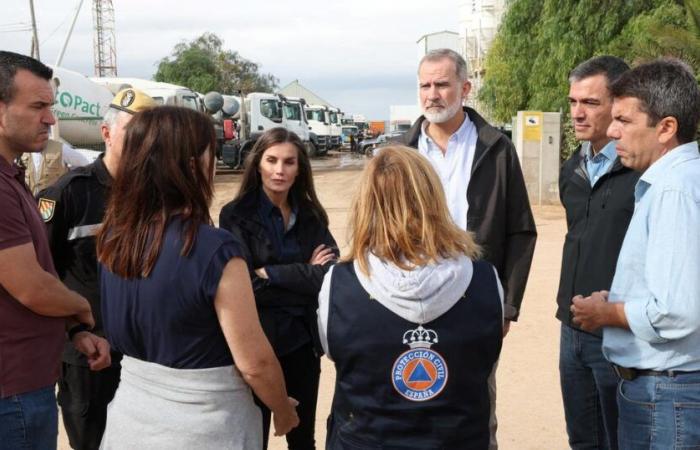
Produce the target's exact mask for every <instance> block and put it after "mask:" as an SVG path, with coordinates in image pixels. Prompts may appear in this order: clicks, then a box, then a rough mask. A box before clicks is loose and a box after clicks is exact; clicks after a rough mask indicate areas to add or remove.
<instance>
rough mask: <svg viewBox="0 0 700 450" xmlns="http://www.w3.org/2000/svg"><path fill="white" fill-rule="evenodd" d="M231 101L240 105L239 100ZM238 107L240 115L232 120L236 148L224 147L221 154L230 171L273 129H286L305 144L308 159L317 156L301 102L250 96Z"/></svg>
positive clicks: (234, 116)
mask: <svg viewBox="0 0 700 450" xmlns="http://www.w3.org/2000/svg"><path fill="white" fill-rule="evenodd" d="M225 97H226V96H225ZM232 97H233V98H235V99H236V100H238V101H239V102H240V101H241V98H240V97H237V96H232ZM241 105H242V107H241V109H240V111H239V112H238V113H237V114H235V115H233V116H231V118H233V119H235V120H238V122H239V126H240V135H239V139H238V144H237V145H234V146H232V147H229V148H226V147H225V148H224V150H223V152H222V160H223V162H224V163H225V164H226V165H228V166H229V167H232V168H240V167H241V166H242V165H243V163H244V162H245V157H246V155H247V154H248V153H249V152H250V150H251V149H252V148H253V145H254V144H255V142H256V141H257V139H258V138H259V137H260V135H262V134H263V133H264V132H265V131H267V130H269V129H271V128H276V127H282V128H286V129H288V130H289V131H292V132H294V133H296V134H297V135H298V136H299V137H300V138H301V140H302V141H303V142H304V146H305V148H306V151H307V153H308V154H309V156H315V155H317V154H319V151H318V147H317V146H316V145H315V143H314V142H313V139H314V138H313V135H312V133H311V132H310V130H309V123H308V122H307V121H306V117H305V106H304V105H305V101H304V99H301V98H296V97H291V98H289V97H285V96H283V95H280V94H270V93H263V92H252V93H250V94H247V95H245V97H244V99H243V101H242V102H241Z"/></svg>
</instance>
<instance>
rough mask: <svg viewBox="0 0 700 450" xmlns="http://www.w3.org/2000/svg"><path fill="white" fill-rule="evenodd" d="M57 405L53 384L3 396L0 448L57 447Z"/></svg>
mask: <svg viewBox="0 0 700 450" xmlns="http://www.w3.org/2000/svg"><path fill="white" fill-rule="evenodd" d="M57 440H58V408H57V407H56V393H55V387H54V386H53V385H51V386H48V387H45V388H42V389H37V390H36V391H31V392H25V393H24V394H19V395H12V396H10V397H7V398H0V449H8V450H10V449H11V450H35V449H36V450H55V449H56V442H57Z"/></svg>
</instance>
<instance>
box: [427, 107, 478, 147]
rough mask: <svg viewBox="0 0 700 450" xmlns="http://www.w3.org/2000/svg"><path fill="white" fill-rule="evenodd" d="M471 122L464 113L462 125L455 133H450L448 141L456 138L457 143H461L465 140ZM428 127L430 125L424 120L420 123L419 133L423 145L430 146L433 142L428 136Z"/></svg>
mask: <svg viewBox="0 0 700 450" xmlns="http://www.w3.org/2000/svg"><path fill="white" fill-rule="evenodd" d="M471 123H472V121H471V120H470V119H469V114H467V113H466V112H465V113H464V120H463V121H462V125H460V126H459V128H457V131H455V132H454V133H452V136H450V140H452V139H453V138H456V139H457V140H458V141H459V142H462V141H464V140H465V139H466V137H467V135H468V133H469V128H470V126H471ZM428 125H430V122H429V121H428V120H424V121H423V123H421V133H420V139H422V140H423V144H432V143H433V140H432V138H430V136H428V131H427V130H428Z"/></svg>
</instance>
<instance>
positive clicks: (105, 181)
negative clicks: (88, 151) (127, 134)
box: [93, 153, 114, 187]
mask: <svg viewBox="0 0 700 450" xmlns="http://www.w3.org/2000/svg"><path fill="white" fill-rule="evenodd" d="M104 157H105V154H104V153H102V154H101V155H100V156H98V157H97V159H96V160H95V163H94V164H93V167H94V168H95V174H96V175H97V181H99V182H100V184H101V185H103V186H107V187H110V186H112V182H113V181H114V179H113V178H112V175H110V174H109V171H108V170H107V166H106V165H105V162H104Z"/></svg>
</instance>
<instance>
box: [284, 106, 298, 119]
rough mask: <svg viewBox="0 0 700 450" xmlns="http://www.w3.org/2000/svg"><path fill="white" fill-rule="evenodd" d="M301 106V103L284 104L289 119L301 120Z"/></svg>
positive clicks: (285, 113)
mask: <svg viewBox="0 0 700 450" xmlns="http://www.w3.org/2000/svg"><path fill="white" fill-rule="evenodd" d="M299 106H301V105H300V104H299V103H285V104H284V115H285V116H286V117H287V120H295V121H297V122H301V108H300V107H299Z"/></svg>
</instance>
